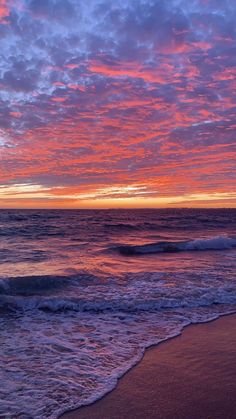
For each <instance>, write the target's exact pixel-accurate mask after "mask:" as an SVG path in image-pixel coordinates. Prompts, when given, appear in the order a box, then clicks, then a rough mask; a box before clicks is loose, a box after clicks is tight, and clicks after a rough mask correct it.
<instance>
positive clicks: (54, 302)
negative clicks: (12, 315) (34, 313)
mask: <svg viewBox="0 0 236 419" xmlns="http://www.w3.org/2000/svg"><path fill="white" fill-rule="evenodd" d="M235 304H236V295H235V294H232V290H231V289H229V290H224V291H223V290H220V291H219V292H212V291H210V292H208V293H203V294H202V295H199V296H198V297H197V298H196V295H195V294H194V293H193V295H192V296H188V297H187V296H185V295H179V296H178V297H177V296H173V295H166V296H160V297H158V298H155V297H153V298H152V297H150V298H147V299H143V298H141V297H139V298H138V297H137V298H134V299H133V300H131V299H130V296H127V298H124V297H123V298H122V297H121V298H112V299H106V298H97V299H96V298H95V297H94V298H93V299H92V300H91V299H89V298H88V299H86V298H83V297H82V298H79V297H72V296H63V295H53V296H42V295H28V296H26V295H9V294H5V295H0V309H1V310H5V311H18V310H20V311H29V310H40V311H45V312H53V313H55V312H58V313H60V312H69V311H73V312H80V313H91V314H96V313H97V314H99V313H109V312H110V313H113V314H115V313H116V314H117V315H118V316H121V317H122V315H127V314H138V313H144V312H149V313H152V312H158V311H162V310H175V309H184V310H186V309H193V308H200V307H206V308H207V307H210V306H211V307H212V306H218V305H219V306H221V305H222V306H223V305H235Z"/></svg>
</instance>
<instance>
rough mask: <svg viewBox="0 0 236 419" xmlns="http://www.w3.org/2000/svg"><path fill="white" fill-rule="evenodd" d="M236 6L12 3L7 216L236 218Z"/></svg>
mask: <svg viewBox="0 0 236 419" xmlns="http://www.w3.org/2000/svg"><path fill="white" fill-rule="evenodd" d="M235 22H236V1H235V0H86V1H85V0H0V207H1V208H10V207H19V208H27V207H29V208H32V207H33V208H43V207H45V208H47V207H50V208H53V207H56V208H57V207H59V208H60V207H68V208H90V207H92V208H93V207H98V208H106V207H108V208H109V207H159V206H161V207H163V206H164V207H166V206H167V207H168V206H169V207H170V206H171V207H173V206H174V207H183V206H190V207H195V206H196V207H236V24H235Z"/></svg>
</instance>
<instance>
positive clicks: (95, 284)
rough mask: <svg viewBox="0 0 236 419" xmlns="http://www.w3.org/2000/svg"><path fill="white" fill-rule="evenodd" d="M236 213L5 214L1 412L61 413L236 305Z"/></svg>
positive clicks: (0, 214)
mask: <svg viewBox="0 0 236 419" xmlns="http://www.w3.org/2000/svg"><path fill="white" fill-rule="evenodd" d="M235 268H236V209H224V210H188V209H186V210H185V209H178V210H177V209H172V210H102V211H98V210H96V211H95V210H94V211H92V210H91V211H85V210H63V211H62V210H53V211H52V210H42V211H36V210H1V211H0V312H1V319H0V326H1V335H0V343H1V345H0V353H1V355H0V367H1V368H0V380H1V384H2V385H1V389H0V416H1V415H2V416H3V417H5V416H4V415H7V414H8V415H9V417H12V418H15V417H21V415H22V418H23V417H24V415H29V416H30V417H33V418H56V417H58V415H59V414H60V413H62V412H64V411H65V410H68V409H70V408H73V407H77V406H80V405H83V404H87V403H89V402H92V401H93V400H96V399H97V398H99V397H101V396H102V395H103V394H105V393H106V392H107V391H109V390H110V389H112V388H113V387H114V386H115V385H116V382H117V378H118V377H120V376H121V375H122V374H123V373H124V372H125V371H126V370H127V369H128V368H129V367H130V366H132V365H134V364H135V363H136V362H137V361H138V360H139V359H140V357H141V356H142V353H143V351H144V349H145V347H147V346H149V345H151V344H154V343H158V342H160V341H162V340H164V339H168V338H169V337H171V336H174V335H177V334H178V333H180V331H181V330H182V328H183V327H184V326H185V325H187V324H190V323H191V322H202V321H207V320H210V319H213V318H215V317H217V316H219V315H221V314H225V313H228V312H233V311H236V280H235Z"/></svg>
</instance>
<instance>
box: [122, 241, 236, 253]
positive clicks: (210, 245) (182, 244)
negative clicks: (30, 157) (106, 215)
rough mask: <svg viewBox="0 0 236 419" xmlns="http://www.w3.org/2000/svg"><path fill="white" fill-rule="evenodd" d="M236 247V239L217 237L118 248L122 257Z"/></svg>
mask: <svg viewBox="0 0 236 419" xmlns="http://www.w3.org/2000/svg"><path fill="white" fill-rule="evenodd" d="M233 247H236V238H232V237H226V236H217V237H211V238H207V239H196V240H189V241H176V242H175V241H160V242H157V243H148V244H144V245H134V246H133V245H124V246H118V247H117V248H116V250H118V251H119V252H120V253H121V254H122V255H125V256H135V255H145V254H152V253H173V252H186V251H201V250H225V249H232V248H233Z"/></svg>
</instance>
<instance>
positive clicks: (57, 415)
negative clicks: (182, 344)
mask: <svg viewBox="0 0 236 419" xmlns="http://www.w3.org/2000/svg"><path fill="white" fill-rule="evenodd" d="M231 315H236V309H235V310H233V309H232V310H230V311H229V312H226V313H222V314H221V313H217V314H216V315H213V316H212V318H210V319H207V320H202V321H198V322H193V321H189V322H188V323H186V324H184V325H183V326H182V328H181V330H180V331H178V332H176V333H173V334H170V335H169V336H167V337H165V338H163V339H161V340H158V342H147V345H145V346H144V347H143V348H142V349H141V348H140V352H139V353H138V355H137V357H135V358H133V359H132V360H131V363H130V365H129V366H128V367H127V368H126V369H125V370H123V371H121V372H120V374H118V375H117V377H116V378H115V379H114V380H113V381H114V382H113V383H112V384H111V387H110V388H107V389H106V390H105V391H103V392H101V395H98V394H97V395H96V397H91V398H90V399H89V400H88V401H87V402H86V403H83V404H81V403H78V404H74V405H73V406H71V408H69V409H68V407H67V408H66V410H65V409H60V411H58V412H55V415H52V416H51V419H61V418H62V417H63V415H65V414H67V413H69V412H73V411H76V410H78V409H79V408H82V407H86V406H90V405H91V404H94V403H96V402H98V401H99V400H101V399H102V398H103V397H105V396H106V395H107V394H109V393H111V392H112V391H113V390H115V388H116V387H117V385H118V382H119V380H120V379H121V378H123V377H124V376H125V375H126V374H127V373H128V372H129V371H130V370H131V369H132V368H133V367H135V366H136V365H138V364H139V363H140V362H141V361H142V359H143V357H144V355H145V352H146V351H147V350H148V349H151V348H155V347H156V348H157V347H158V346H159V345H160V344H163V343H165V342H167V341H169V340H171V339H175V338H177V337H178V336H180V335H182V332H183V330H184V329H186V328H188V327H189V326H199V325H201V324H204V323H211V322H214V321H216V320H218V319H219V318H221V317H226V316H231Z"/></svg>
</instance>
